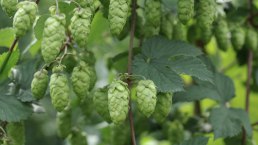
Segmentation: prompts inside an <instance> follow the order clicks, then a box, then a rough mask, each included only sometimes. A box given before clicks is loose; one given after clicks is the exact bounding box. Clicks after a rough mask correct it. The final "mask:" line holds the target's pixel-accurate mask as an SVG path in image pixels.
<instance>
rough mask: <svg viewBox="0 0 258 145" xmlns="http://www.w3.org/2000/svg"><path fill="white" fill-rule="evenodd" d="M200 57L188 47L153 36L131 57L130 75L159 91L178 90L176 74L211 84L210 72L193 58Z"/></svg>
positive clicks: (197, 51)
mask: <svg viewBox="0 0 258 145" xmlns="http://www.w3.org/2000/svg"><path fill="white" fill-rule="evenodd" d="M201 54H202V52H201V51H200V50H199V49H198V48H195V47H194V46H192V45H190V44H187V43H185V42H180V41H170V40H168V39H165V38H164V37H160V36H156V37H153V38H150V39H148V40H146V41H145V42H144V43H143V47H142V53H141V54H139V55H136V57H135V58H134V61H133V72H134V74H137V75H142V76H144V77H146V78H147V79H151V80H153V81H154V83H155V84H156V86H157V88H158V90H159V91H161V92H178V91H182V90H184V89H183V83H182V80H181V77H180V76H179V74H187V75H190V76H194V77H197V78H199V79H201V80H205V81H210V82H212V73H211V72H210V71H209V70H208V69H207V67H206V65H205V64H204V63H203V62H202V61H201V60H200V59H199V58H198V57H197V56H200V55H201Z"/></svg>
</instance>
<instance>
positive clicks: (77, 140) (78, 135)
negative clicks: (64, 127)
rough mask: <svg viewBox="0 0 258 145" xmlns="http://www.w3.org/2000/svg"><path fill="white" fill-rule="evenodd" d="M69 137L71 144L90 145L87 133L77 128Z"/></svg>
mask: <svg viewBox="0 0 258 145" xmlns="http://www.w3.org/2000/svg"><path fill="white" fill-rule="evenodd" d="M68 139H69V142H70V144H71V145H88V143H87V135H86V133H85V132H83V131H81V130H79V129H77V128H76V129H73V130H72V132H71V134H70V135H69V137H68Z"/></svg>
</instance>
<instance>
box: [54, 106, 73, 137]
mask: <svg viewBox="0 0 258 145" xmlns="http://www.w3.org/2000/svg"><path fill="white" fill-rule="evenodd" d="M56 124H57V133H58V135H59V136H60V137H62V138H66V137H67V136H68V135H69V134H70V133H71V130H72V112H71V110H70V108H66V109H65V110H64V111H62V112H58V113H57V118H56Z"/></svg>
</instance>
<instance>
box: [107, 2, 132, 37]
mask: <svg viewBox="0 0 258 145" xmlns="http://www.w3.org/2000/svg"><path fill="white" fill-rule="evenodd" d="M128 14H129V1H128V0H110V4H109V12H108V20H109V25H110V31H111V33H112V34H114V35H116V36H119V34H120V33H121V32H122V30H123V28H124V26H125V24H126V20H127V17H128Z"/></svg>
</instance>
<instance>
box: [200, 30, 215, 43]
mask: <svg viewBox="0 0 258 145" xmlns="http://www.w3.org/2000/svg"><path fill="white" fill-rule="evenodd" d="M212 36H213V29H212V26H210V27H207V28H206V29H202V30H201V40H202V42H203V43H204V44H208V43H209V42H210V41H211V38H212Z"/></svg>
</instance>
